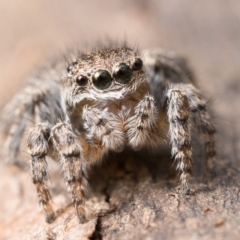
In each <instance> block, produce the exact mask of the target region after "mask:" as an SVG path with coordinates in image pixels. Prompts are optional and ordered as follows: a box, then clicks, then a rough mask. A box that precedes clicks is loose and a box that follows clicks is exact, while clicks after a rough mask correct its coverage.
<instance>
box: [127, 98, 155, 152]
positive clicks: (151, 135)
mask: <svg viewBox="0 0 240 240" xmlns="http://www.w3.org/2000/svg"><path fill="white" fill-rule="evenodd" d="M157 116H158V113H157V109H156V106H155V103H154V98H153V97H152V96H151V95H149V94H147V95H145V96H144V98H143V99H142V100H141V101H140V102H139V103H138V105H137V106H136V107H135V114H134V116H132V117H131V118H129V119H128V120H127V121H126V123H125V125H126V126H125V129H126V130H125V131H126V132H127V136H128V139H129V145H130V146H131V147H132V148H133V149H135V150H138V149H140V148H142V147H144V146H146V145H148V146H157V144H158V139H157V137H158V134H156V131H157V126H156V121H157Z"/></svg>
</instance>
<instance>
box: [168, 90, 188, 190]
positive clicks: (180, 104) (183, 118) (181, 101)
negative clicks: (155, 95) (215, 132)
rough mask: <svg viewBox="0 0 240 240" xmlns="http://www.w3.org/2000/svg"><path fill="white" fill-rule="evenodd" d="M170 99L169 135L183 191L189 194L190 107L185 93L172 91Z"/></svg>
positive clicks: (169, 95)
mask: <svg viewBox="0 0 240 240" xmlns="http://www.w3.org/2000/svg"><path fill="white" fill-rule="evenodd" d="M167 97H168V111H167V115H168V120H169V135H170V140H171V144H172V156H173V157H174V159H175V161H176V163H177V170H179V171H180V181H181V191H182V193H187V192H188V190H189V187H188V181H189V177H190V174H191V169H192V144H191V129H190V127H191V126H190V118H189V117H190V107H189V102H188V98H187V95H186V93H185V92H184V91H181V90H174V89H170V90H168V93H167Z"/></svg>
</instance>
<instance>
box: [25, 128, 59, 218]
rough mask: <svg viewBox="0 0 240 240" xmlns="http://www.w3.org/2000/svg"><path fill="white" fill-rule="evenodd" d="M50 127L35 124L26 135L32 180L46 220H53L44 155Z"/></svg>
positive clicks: (46, 149) (46, 150) (46, 151)
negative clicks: (30, 158)
mask: <svg viewBox="0 0 240 240" xmlns="http://www.w3.org/2000/svg"><path fill="white" fill-rule="evenodd" d="M49 136H50V127H49V125H48V124H47V123H41V124H37V125H35V127H34V128H33V129H32V130H31V131H30V133H29V136H28V150H29V153H30V155H31V157H32V160H31V168H32V180H33V183H34V184H35V186H36V189H37V193H38V198H39V202H40V204H41V205H42V206H43V210H44V212H45V217H46V222H48V223H51V222H53V221H54V219H55V216H54V212H53V209H52V206H51V205H50V203H49V201H50V199H51V196H50V193H49V191H48V188H47V180H48V178H49V177H48V169H47V167H48V166H47V160H46V156H47V153H48V139H49Z"/></svg>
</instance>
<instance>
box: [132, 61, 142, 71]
mask: <svg viewBox="0 0 240 240" xmlns="http://www.w3.org/2000/svg"><path fill="white" fill-rule="evenodd" d="M142 66H143V62H142V59H140V58H136V59H135V60H134V62H133V65H132V70H133V71H138V70H140V69H141V68H142Z"/></svg>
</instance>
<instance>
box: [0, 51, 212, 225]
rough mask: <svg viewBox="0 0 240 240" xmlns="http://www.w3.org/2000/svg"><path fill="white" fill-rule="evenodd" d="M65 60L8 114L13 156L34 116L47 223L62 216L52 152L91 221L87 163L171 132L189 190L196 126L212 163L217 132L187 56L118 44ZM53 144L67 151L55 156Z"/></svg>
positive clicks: (36, 79) (36, 165) (36, 170)
mask: <svg viewBox="0 0 240 240" xmlns="http://www.w3.org/2000/svg"><path fill="white" fill-rule="evenodd" d="M63 65H64V64H63V61H61V60H60V61H59V62H57V63H55V64H48V67H47V68H41V69H40V71H39V72H38V73H37V74H36V75H34V76H33V77H31V79H30V82H29V85H28V86H27V87H26V88H25V89H24V90H23V92H22V93H20V94H19V95H17V96H16V97H15V98H14V99H13V100H12V102H11V103H10V104H9V105H8V106H7V107H6V109H5V112H4V120H5V131H6V133H7V135H8V139H7V140H6V150H7V152H8V153H9V154H8V156H9V158H10V159H11V160H12V161H13V162H16V161H17V160H16V159H17V154H18V151H19V146H20V142H21V139H22V136H23V133H24V130H25V128H26V126H27V124H28V122H27V120H28V119H30V118H31V119H33V121H34V122H35V126H34V127H33V128H32V129H31V131H30V133H29V137H28V150H29V153H30V155H31V159H32V160H31V169H32V179H33V183H34V184H35V186H36V188H37V193H38V197H39V201H40V203H41V204H42V206H43V209H44V212H45V215H46V221H47V222H52V221H53V220H54V212H53V210H52V207H51V205H50V193H49V191H48V189H47V181H48V173H47V162H46V161H47V156H52V157H53V158H55V159H56V160H57V159H58V158H60V161H61V163H62V166H63V170H64V173H65V177H66V180H67V184H68V185H69V191H70V194H71V196H72V202H73V204H74V207H75V209H76V212H77V215H78V218H79V221H80V222H85V221H86V214H85V209H84V186H85V185H86V177H87V168H88V167H90V166H91V164H93V163H96V162H98V161H100V160H101V159H102V158H103V156H104V155H105V154H106V153H108V151H109V150H112V151H117V152H120V151H122V150H123V149H124V147H126V146H129V147H131V148H133V149H134V150H138V149H140V148H142V147H155V148H158V147H160V144H161V141H162V139H163V136H165V137H168V138H169V141H170V143H171V145H172V155H173V157H174V159H175V161H176V163H177V169H178V170H179V172H180V182H181V189H182V192H184V193H186V192H187V191H188V181H189V176H190V173H191V168H192V143H191V128H192V125H195V126H197V127H198V129H199V131H200V132H201V133H202V134H203V136H204V139H205V150H206V159H207V164H208V165H210V164H211V162H212V161H211V160H212V158H213V157H214V155H215V150H214V133H215V130H214V127H213V125H212V123H211V120H210V117H209V115H208V113H207V111H206V106H205V100H204V99H203V97H202V96H201V94H200V93H199V91H198V90H197V89H196V88H195V87H194V86H193V85H192V84H193V78H192V76H191V73H190V71H189V69H188V68H187V66H186V63H185V61H184V60H183V59H182V58H179V57H176V56H175V55H174V54H173V53H169V52H163V51H159V50H151V51H145V52H144V53H143V54H142V56H140V55H139V54H138V53H136V52H134V51H133V50H131V49H129V48H127V47H117V48H104V49H101V50H96V51H94V52H92V53H90V54H82V55H81V56H80V57H78V58H77V59H76V61H74V62H72V63H71V64H70V65H69V66H68V67H67V70H64V68H63ZM60 118H61V119H63V120H62V121H61V122H59V119H60ZM53 149H56V150H57V152H58V153H59V156H57V157H56V156H54V154H53V153H54V150H53Z"/></svg>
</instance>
